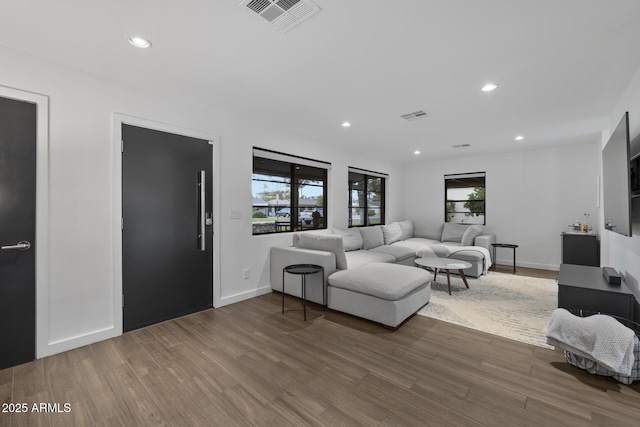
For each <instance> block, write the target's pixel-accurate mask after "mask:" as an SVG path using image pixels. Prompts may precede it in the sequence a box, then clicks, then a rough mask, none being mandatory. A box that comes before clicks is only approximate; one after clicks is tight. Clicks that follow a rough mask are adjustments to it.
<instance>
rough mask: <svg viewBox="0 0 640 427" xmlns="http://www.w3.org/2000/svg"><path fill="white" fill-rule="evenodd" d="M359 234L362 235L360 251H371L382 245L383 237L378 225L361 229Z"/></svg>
mask: <svg viewBox="0 0 640 427" xmlns="http://www.w3.org/2000/svg"><path fill="white" fill-rule="evenodd" d="M360 234H362V240H363V242H362V249H372V248H375V247H377V246H382V245H384V236H383V235H382V228H381V227H380V226H379V225H372V226H369V227H362V228H360Z"/></svg>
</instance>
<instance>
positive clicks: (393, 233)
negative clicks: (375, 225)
mask: <svg viewBox="0 0 640 427" xmlns="http://www.w3.org/2000/svg"><path fill="white" fill-rule="evenodd" d="M381 228H382V237H383V239H384V244H385V245H390V244H392V243H394V242H397V241H398V240H402V228H400V224H398V223H397V222H392V223H391V224H388V225H383V226H382V227H381Z"/></svg>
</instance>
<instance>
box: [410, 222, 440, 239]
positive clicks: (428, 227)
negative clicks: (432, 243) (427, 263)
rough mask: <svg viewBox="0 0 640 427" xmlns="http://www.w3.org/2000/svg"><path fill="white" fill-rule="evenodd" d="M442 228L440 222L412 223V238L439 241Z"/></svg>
mask: <svg viewBox="0 0 640 427" xmlns="http://www.w3.org/2000/svg"><path fill="white" fill-rule="evenodd" d="M442 226H443V224H442V223H441V222H438V223H436V222H431V221H413V237H422V238H423V239H431V240H440V239H441V238H442Z"/></svg>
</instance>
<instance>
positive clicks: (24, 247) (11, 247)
mask: <svg viewBox="0 0 640 427" xmlns="http://www.w3.org/2000/svg"><path fill="white" fill-rule="evenodd" d="M29 248H31V243H29V242H27V241H26V240H23V241H21V242H18V244H16V245H7V246H0V249H2V250H3V251H12V250H17V251H28V250H29Z"/></svg>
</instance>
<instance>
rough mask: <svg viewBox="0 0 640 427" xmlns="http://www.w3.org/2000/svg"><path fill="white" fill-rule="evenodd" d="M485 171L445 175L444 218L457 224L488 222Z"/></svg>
mask: <svg viewBox="0 0 640 427" xmlns="http://www.w3.org/2000/svg"><path fill="white" fill-rule="evenodd" d="M485 177H486V173H485V172H475V173H465V174H455V175H445V176H444V193H445V201H444V202H445V213H444V220H445V221H446V222H452V223H456V224H483V225H485V224H486V219H485V208H486V200H485V191H486V190H485Z"/></svg>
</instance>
